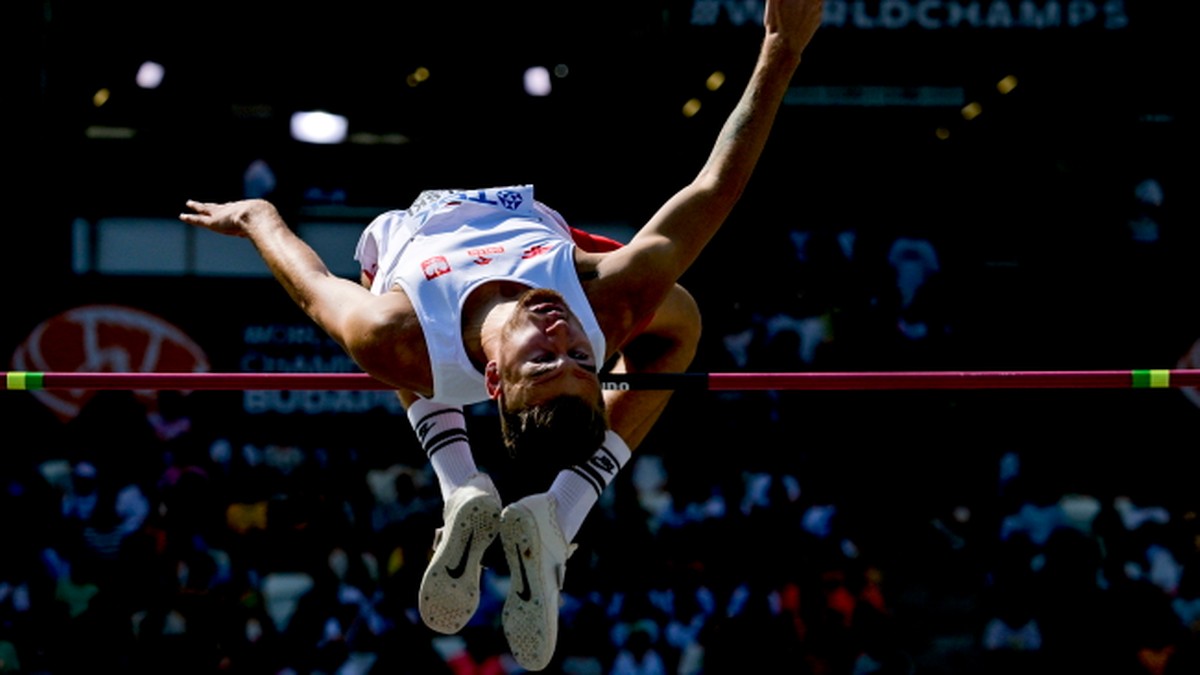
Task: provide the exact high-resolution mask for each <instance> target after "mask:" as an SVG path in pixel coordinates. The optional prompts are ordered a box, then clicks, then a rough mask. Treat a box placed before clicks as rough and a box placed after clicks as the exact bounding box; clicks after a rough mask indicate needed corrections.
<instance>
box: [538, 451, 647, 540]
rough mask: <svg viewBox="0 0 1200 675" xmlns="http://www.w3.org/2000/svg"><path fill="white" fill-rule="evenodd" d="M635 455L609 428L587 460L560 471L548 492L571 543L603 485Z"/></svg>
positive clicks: (609, 481)
mask: <svg viewBox="0 0 1200 675" xmlns="http://www.w3.org/2000/svg"><path fill="white" fill-rule="evenodd" d="M632 454H633V453H632V452H630V450H629V446H628V445H626V444H625V441H624V440H622V439H621V437H620V436H618V435H617V434H616V432H614V431H611V430H610V431H609V432H608V433H607V434H606V435H605V437H604V442H603V443H601V444H600V448H599V449H598V450H596V452H595V454H593V455H592V456H591V457H590V458H588V460H587V461H586V462H583V463H581V464H575V465H572V466H569V467H567V468H565V469H563V470H562V471H559V472H558V476H557V477H555V479H554V483H552V484H551V485H550V490H549V492H550V494H551V495H553V496H554V500H555V502H557V505H558V525H559V527H560V528H561V529H562V533H563V536H564V537H566V539H567V542H568V543H569V542H571V541H572V540H574V539H575V535H576V534H578V533H579V528H580V527H582V526H583V521H584V519H585V518H587V514H588V512H589V511H591V510H592V507H593V506H595V505H596V501H597V500H599V499H600V494H601V493H602V492H604V488H606V487H608V486H609V484H610V483H612V481H613V478H615V477H616V475H617V472H618V471H620V470H621V467H623V466H625V464H626V463H627V462H628V461H629V458H630V457H631V456H632Z"/></svg>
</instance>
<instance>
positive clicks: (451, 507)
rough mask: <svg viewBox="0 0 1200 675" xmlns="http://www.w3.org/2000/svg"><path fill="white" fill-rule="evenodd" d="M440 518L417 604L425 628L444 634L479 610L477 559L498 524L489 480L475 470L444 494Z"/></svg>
mask: <svg viewBox="0 0 1200 675" xmlns="http://www.w3.org/2000/svg"><path fill="white" fill-rule="evenodd" d="M442 520H443V525H442V527H440V528H438V529H437V531H436V532H435V533H434V537H433V555H432V556H431V557H430V559H429V566H428V567H426V568H425V576H424V577H422V578H421V591H420V595H419V596H418V599H417V608H418V609H419V610H420V612H421V619H422V620H423V621H424V622H425V625H426V626H429V627H430V628H432V629H433V630H435V631H437V632H439V633H445V634H447V635H450V634H454V633H457V632H458V631H460V630H462V628H463V626H466V625H467V622H468V621H470V620H471V617H472V616H474V615H475V610H476V609H478V608H479V576H480V573H481V572H482V569H483V568H482V566H481V565H480V561H481V559H482V558H483V552H484V551H485V550H486V549H487V547H488V545H489V544H491V543H492V540H493V539H495V538H496V534H497V532H498V531H499V524H500V494H499V493H498V492H497V491H496V486H495V485H493V484H492V479H491V478H489V477H488V476H487V475H486V474H482V473H477V474H475V475H474V476H471V478H470V479H469V480H468V481H467V484H466V485H463V486H462V487H459V488H458V489H456V490H455V491H454V492H452V493H450V498H449V499H448V500H446V505H445V507H444V508H443V509H442Z"/></svg>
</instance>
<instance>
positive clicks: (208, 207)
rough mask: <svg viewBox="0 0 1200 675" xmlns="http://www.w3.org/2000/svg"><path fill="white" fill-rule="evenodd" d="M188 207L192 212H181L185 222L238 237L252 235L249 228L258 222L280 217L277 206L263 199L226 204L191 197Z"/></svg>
mask: <svg viewBox="0 0 1200 675" xmlns="http://www.w3.org/2000/svg"><path fill="white" fill-rule="evenodd" d="M187 207H188V208H189V209H191V210H192V212H191V213H181V214H179V219H180V220H182V221H183V222H185V223H188V224H190V225H198V226H200V227H203V228H205V229H208V230H212V231H213V232H217V233H219V234H227V235H231V236H236V237H248V236H250V232H249V228H250V227H251V226H252V225H253V224H254V223H256V222H260V221H263V220H271V219H278V218H279V212H278V211H277V210H276V209H275V206H274V205H273V204H271V203H270V202H268V201H265V200H262V199H245V200H242V201H237V202H226V203H224V204H215V203H210V202H198V201H195V200H191V199H189V200H188V201H187Z"/></svg>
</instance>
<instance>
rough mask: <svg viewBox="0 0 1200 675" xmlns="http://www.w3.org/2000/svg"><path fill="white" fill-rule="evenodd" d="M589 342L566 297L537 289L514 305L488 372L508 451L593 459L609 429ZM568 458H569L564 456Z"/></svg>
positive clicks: (597, 365)
mask: <svg viewBox="0 0 1200 675" xmlns="http://www.w3.org/2000/svg"><path fill="white" fill-rule="evenodd" d="M598 367H599V363H598V360H597V355H596V354H594V353H593V352H592V344H591V341H589V340H588V337H587V334H586V333H585V332H584V330H583V326H582V325H581V324H580V322H579V319H578V318H577V317H576V316H575V315H574V314H573V313H572V312H571V310H570V308H569V307H567V303H566V301H564V300H563V297H562V295H560V294H559V293H557V292H555V291H553V290H549V289H532V290H529V291H526V292H525V293H523V294H522V295H521V296H520V297H519V298H518V299H517V301H516V303H515V305H514V307H513V311H512V313H511V314H510V315H509V317H508V319H507V320H506V321H505V323H504V325H503V327H502V328H501V330H500V338H499V344H498V349H497V350H496V358H495V359H494V360H492V361H489V362H488V364H487V368H486V371H485V379H486V382H487V388H488V394H489V395H490V396H491V397H492V398H493V399H496V401H497V403H498V404H499V408H500V427H501V433H502V434H503V437H504V443H505V445H506V446H507V447H508V450H509V452H511V453H514V454H518V453H519V454H521V455H542V454H543V453H552V454H550V455H549V456H554V457H558V458H559V459H560V460H561V459H564V458H566V457H567V456H568V455H571V456H573V455H574V453H575V452H579V453H590V452H592V451H594V450H595V449H596V448H597V447H599V445H600V443H601V442H602V441H603V439H604V432H605V430H606V429H607V427H608V419H607V414H606V412H605V409H604V398H603V396H602V394H601V389H600V379H599V376H598V373H597V369H598ZM564 453H567V454H564Z"/></svg>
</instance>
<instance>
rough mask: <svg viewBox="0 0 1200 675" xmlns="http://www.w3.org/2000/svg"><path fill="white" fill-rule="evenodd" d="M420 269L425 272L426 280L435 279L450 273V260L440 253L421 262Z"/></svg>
mask: <svg viewBox="0 0 1200 675" xmlns="http://www.w3.org/2000/svg"><path fill="white" fill-rule="evenodd" d="M421 271H423V272H425V279H426V280H428V279H436V278H437V277H440V276H442V275H443V274H449V273H450V262H449V261H448V260H446V259H445V258H443V257H442V256H440V255H435V256H433V257H432V258H429V259H428V260H424V261H422V262H421Z"/></svg>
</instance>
